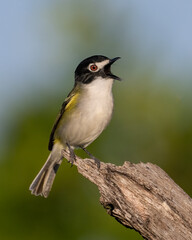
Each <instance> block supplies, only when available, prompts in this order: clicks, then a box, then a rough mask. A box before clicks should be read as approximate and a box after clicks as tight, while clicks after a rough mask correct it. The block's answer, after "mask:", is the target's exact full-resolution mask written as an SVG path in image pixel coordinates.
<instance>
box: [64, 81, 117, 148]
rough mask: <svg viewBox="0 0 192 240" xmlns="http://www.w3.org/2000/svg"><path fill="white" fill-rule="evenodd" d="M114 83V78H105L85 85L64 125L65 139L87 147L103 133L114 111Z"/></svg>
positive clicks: (74, 144)
mask: <svg viewBox="0 0 192 240" xmlns="http://www.w3.org/2000/svg"><path fill="white" fill-rule="evenodd" d="M112 85H113V79H103V78H98V79H95V80H94V81H93V82H91V83H89V84H85V85H83V89H82V92H81V97H80V98H79V103H78V104H77V107H76V108H75V110H74V113H73V114H72V115H71V117H70V119H69V121H68V122H67V123H66V124H65V126H63V131H62V132H63V133H62V135H63V140H65V141H67V142H68V143H69V144H70V145H72V146H74V147H76V146H80V145H82V146H84V147H86V146H88V145H89V144H90V143H91V142H93V141H94V140H95V139H96V138H97V137H98V136H99V135H100V134H101V132H102V131H103V130H104V129H105V127H106V126H107V124H108V123H109V121H110V119H111V116H112V112H113V96H112Z"/></svg>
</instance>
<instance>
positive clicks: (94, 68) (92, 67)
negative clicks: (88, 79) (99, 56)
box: [89, 63, 99, 72]
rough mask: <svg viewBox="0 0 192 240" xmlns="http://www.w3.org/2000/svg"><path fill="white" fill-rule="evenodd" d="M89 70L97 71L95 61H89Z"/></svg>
mask: <svg viewBox="0 0 192 240" xmlns="http://www.w3.org/2000/svg"><path fill="white" fill-rule="evenodd" d="M89 71H91V72H98V71H99V68H98V66H97V65H96V64H95V63H91V64H89Z"/></svg>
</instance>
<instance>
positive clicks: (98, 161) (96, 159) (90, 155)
mask: <svg viewBox="0 0 192 240" xmlns="http://www.w3.org/2000/svg"><path fill="white" fill-rule="evenodd" d="M80 148H81V149H83V151H85V152H86V153H87V155H88V156H89V157H91V158H92V159H93V160H94V161H95V163H96V164H97V167H98V168H100V160H99V159H98V158H96V157H94V156H93V155H92V154H91V153H90V152H89V151H88V150H87V149H86V148H84V147H82V146H80Z"/></svg>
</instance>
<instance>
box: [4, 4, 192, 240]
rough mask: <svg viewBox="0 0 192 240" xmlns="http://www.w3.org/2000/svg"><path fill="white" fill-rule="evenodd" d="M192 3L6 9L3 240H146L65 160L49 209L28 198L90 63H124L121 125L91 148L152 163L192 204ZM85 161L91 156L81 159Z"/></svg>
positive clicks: (117, 94) (103, 155) (118, 85)
mask: <svg viewBox="0 0 192 240" xmlns="http://www.w3.org/2000/svg"><path fill="white" fill-rule="evenodd" d="M191 9H192V3H191V1H187V0H186V1H184V2H181V1H165V0H163V1H160V2H156V1H155V2H154V1H152V0H147V1H139V0H130V1H125V0H124V1H123V0H119V1H116V2H115V1H109V0H108V1H107V0H104V1H88V0H82V1H75V0H70V1H65V0H56V1H50V0H47V1H45V0H42V1H37V0H33V1H32V0H28V1H24V0H20V1H11V0H10V1H9V0H8V1H1V3H0V16H1V21H0V28H1V59H0V66H1V67H0V74H1V75H0V121H1V126H0V176H1V181H0V189H1V192H0V239H5V240H8V239H20V240H21V239H37V240H38V239H47V240H49V239H50V240H51V239H67V240H68V239H72V240H73V239H74V240H88V239H92V240H102V239H103V240H109V239H110V240H116V239H118V240H119V239H132V240H133V239H142V237H141V236H140V235H139V234H138V233H136V232H135V231H134V230H130V229H126V228H124V227H123V226H121V225H120V224H119V223H118V222H116V221H115V219H113V218H111V217H110V216H108V214H107V213H106V212H105V210H104V209H103V208H102V206H101V205H100V204H99V193H98V190H97V188H96V186H94V185H93V184H92V183H90V182H89V181H88V180H86V179H84V178H83V177H82V176H81V175H80V174H78V173H77V170H76V167H72V168H71V167H70V165H69V164H67V162H66V161H65V160H64V163H63V164H62V166H61V168H60V169H59V171H58V174H57V177H56V180H55V183H54V186H53V189H52V191H51V194H50V196H49V197H48V198H47V199H43V198H41V197H34V196H32V195H31V194H30V192H29V190H28V188H29V185H30V183H31V181H32V180H33V178H34V177H35V175H36V174H37V172H38V171H39V170H40V168H41V167H42V165H43V163H44V162H45V160H46V158H47V156H48V154H49V153H48V150H47V144H48V140H49V134H50V131H51V128H52V124H53V122H54V120H55V117H56V115H57V113H58V111H59V109H60V106H61V104H62V102H63V100H64V98H65V97H66V95H67V94H68V92H69V91H70V90H71V88H72V86H73V81H74V79H73V74H74V70H75V68H76V66H77V65H78V63H79V62H80V61H81V60H83V59H84V58H86V57H88V56H91V55H94V54H102V55H106V56H108V57H110V58H112V57H117V56H120V57H121V60H119V61H118V62H117V63H116V64H115V65H114V66H113V72H114V73H115V74H116V75H118V76H120V77H121V78H122V79H123V81H122V82H115V84H114V88H113V89H114V91H113V92H114V99H115V109H114V116H113V119H112V122H111V123H110V125H109V126H108V128H107V129H106V130H105V131H104V132H103V134H102V135H101V136H100V137H99V138H98V139H97V140H96V141H95V142H94V143H93V144H92V145H91V146H90V147H89V148H88V149H89V150H90V151H91V152H92V153H93V154H94V155H95V156H97V157H98V158H99V159H100V160H102V161H105V162H112V163H115V164H117V165H122V164H123V162H124V161H126V160H128V161H131V162H134V163H138V162H140V161H142V162H152V163H155V164H157V165H159V166H160V167H161V168H163V169H164V170H165V171H166V172H167V173H168V174H169V175H170V176H171V177H172V178H173V179H174V180H175V182H176V183H177V184H179V185H180V186H181V187H182V188H183V189H184V190H185V191H186V192H187V193H188V194H189V195H192V187H191V182H192V176H191V168H192V113H191V108H192V94H191V90H192V82H191V78H192V68H191V62H192V48H191V42H192V32H191V31H192V30H191V22H192V15H191ZM77 154H78V155H80V156H82V157H84V156H85V155H84V154H83V153H82V152H81V151H80V150H78V151H77Z"/></svg>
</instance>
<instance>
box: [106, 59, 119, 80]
mask: <svg viewBox="0 0 192 240" xmlns="http://www.w3.org/2000/svg"><path fill="white" fill-rule="evenodd" d="M118 59H120V57H116V58H113V59H110V60H109V63H108V64H107V65H106V66H105V69H104V71H105V73H106V75H107V76H109V77H111V78H113V79H115V80H118V81H121V78H119V77H117V76H115V75H114V74H112V73H111V65H112V64H113V63H114V62H116V61H117V60H118Z"/></svg>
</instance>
